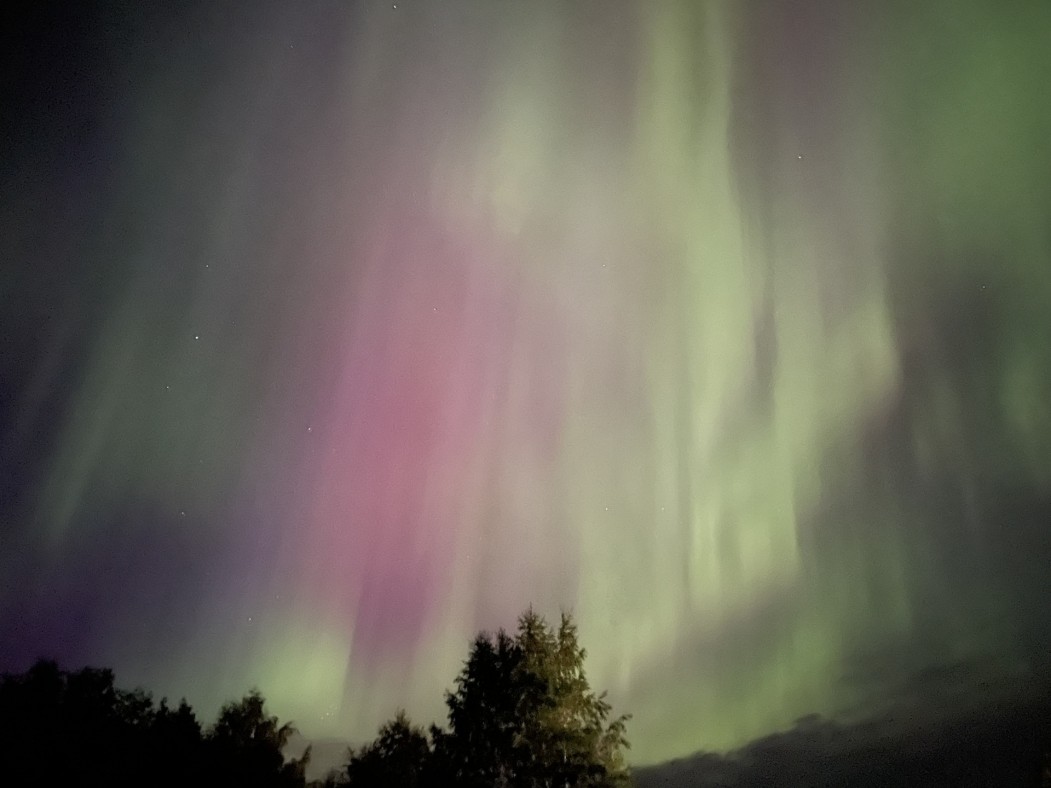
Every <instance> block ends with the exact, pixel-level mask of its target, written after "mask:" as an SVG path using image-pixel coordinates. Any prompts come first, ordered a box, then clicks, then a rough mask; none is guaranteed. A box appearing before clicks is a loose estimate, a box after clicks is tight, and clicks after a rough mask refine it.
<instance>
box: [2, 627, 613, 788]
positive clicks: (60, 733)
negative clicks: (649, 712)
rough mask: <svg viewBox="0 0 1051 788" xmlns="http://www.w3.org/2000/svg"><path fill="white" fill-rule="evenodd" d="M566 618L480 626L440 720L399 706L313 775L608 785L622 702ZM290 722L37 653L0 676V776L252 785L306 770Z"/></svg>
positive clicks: (409, 786)
mask: <svg viewBox="0 0 1051 788" xmlns="http://www.w3.org/2000/svg"><path fill="white" fill-rule="evenodd" d="M585 656H586V652H585V650H584V649H583V648H581V647H580V645H579V643H578V641H577V630H576V626H575V625H574V623H573V621H572V619H571V618H570V617H569V616H567V615H563V616H562V619H561V621H560V623H559V626H558V627H557V628H553V627H550V626H548V624H547V623H546V622H545V620H544V619H543V618H542V617H541V616H539V615H537V614H536V613H534V612H533V611H532V610H530V611H528V612H526V613H525V614H523V615H522V616H521V617H520V618H519V622H518V629H517V631H516V632H515V633H514V634H513V635H509V634H508V633H507V632H505V631H503V630H501V631H499V632H497V633H496V634H495V635H489V634H485V633H481V634H479V635H478V636H477V637H476V638H475V640H474V643H473V644H472V646H471V649H470V653H469V655H468V658H467V660H466V662H465V663H464V667H463V669H462V671H461V672H460V675H459V676H458V677H457V678H456V681H455V688H454V689H453V690H452V691H450V692H447V693H446V704H447V706H448V709H449V712H448V727H447V728H440V727H438V726H436V725H432V726H431V727H430V730H429V731H426V732H425V731H424V730H423V729H422V728H421V727H418V726H415V725H414V724H413V723H412V721H411V720H410V719H409V717H408V716H407V715H406V714H405V712H404V711H398V712H397V713H396V715H395V717H394V718H393V719H392V720H391V721H389V722H387V723H385V724H383V725H382V726H381V727H380V730H379V732H378V736H377V738H376V739H375V740H374V741H372V742H370V743H369V744H366V745H365V746H363V747H360V748H359V749H356V750H354V749H352V750H349V751H348V753H347V763H346V765H345V766H344V767H343V768H341V769H337V770H334V771H333V772H332V773H330V774H329V775H328V777H327V778H326V779H325V780H324V781H323V782H322V783H321V784H322V785H325V786H337V785H339V786H353V787H354V788H359V787H360V786H386V787H389V786H403V787H404V788H425V787H426V788H430V787H431V786H435V787H436V786H458V787H461V786H462V787H463V788H483V786H484V787H485V788H493V787H494V786H507V787H508V788H512V787H515V788H517V787H518V786H522V787H523V788H525V787H526V786H528V787H529V788H548V787H550V788H554V786H559V788H569V787H572V788H578V787H580V788H583V787H584V786H589V787H594V788H606V787H609V788H612V787H613V786H624V785H630V783H631V778H630V774H629V771H628V768H627V766H626V764H625V762H624V758H623V749H624V748H626V747H628V742H627V739H626V738H625V724H626V722H627V720H628V717H627V716H620V717H616V718H612V719H611V717H610V714H611V707H610V705H609V703H607V702H606V701H605V699H604V695H603V694H596V693H594V692H592V690H591V689H590V687H589V685H588V682H587V678H586V676H585V673H584V659H585ZM294 732H295V728H294V727H293V725H292V723H290V722H288V723H281V721H280V720H279V719H278V718H277V717H276V716H272V715H270V714H268V713H267V710H266V702H265V699H264V697H263V695H262V694H261V693H260V692H259V691H257V690H252V691H250V692H249V693H248V694H247V695H245V696H244V697H243V698H241V699H240V700H237V701H231V702H229V703H227V704H226V705H224V706H223V707H222V709H221V710H220V712H219V715H218V718H217V719H216V721H215V722H214V723H213V724H212V725H211V726H209V727H207V728H204V727H202V725H201V723H200V721H199V720H198V719H197V716H196V714H195V713H194V711H193V709H192V708H191V707H190V706H189V704H187V703H186V701H185V700H182V701H181V702H180V703H179V704H178V705H177V706H174V707H173V706H171V705H169V703H168V701H167V699H161V701H160V702H159V703H155V702H154V700H153V697H152V696H151V695H150V693H149V692H147V691H145V690H143V689H135V690H123V689H120V688H118V687H117V686H116V685H115V680H114V674H113V671H112V670H108V669H97V668H83V669H81V670H78V671H74V672H67V671H64V670H61V669H60V668H59V666H58V665H57V664H56V663H54V662H51V661H47V660H41V661H39V662H37V664H35V665H34V666H33V667H32V668H30V669H29V670H28V671H27V672H26V673H24V674H18V675H11V674H5V675H4V676H3V677H2V678H0V775H2V777H3V780H2V782H3V783H4V784H5V785H14V786H21V785H40V784H45V785H75V784H93V785H102V786H131V785H136V786H141V785H154V786H259V787H260V788H270V787H271V786H273V787H274V788H278V787H280V788H285V787H286V786H287V787H288V788H291V787H292V786H304V785H305V784H306V778H305V774H306V767H307V764H308V763H309V759H310V748H309V747H308V748H307V750H306V752H304V753H303V755H302V756H301V757H299V758H293V759H286V757H285V754H284V748H285V746H286V744H287V743H288V741H289V737H290V736H291V735H292V734H293V733H294Z"/></svg>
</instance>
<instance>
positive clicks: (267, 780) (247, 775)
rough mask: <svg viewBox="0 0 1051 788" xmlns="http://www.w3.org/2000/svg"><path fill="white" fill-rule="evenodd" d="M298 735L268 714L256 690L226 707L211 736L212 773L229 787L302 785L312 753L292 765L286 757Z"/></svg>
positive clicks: (209, 734) (288, 724) (290, 727)
mask: <svg viewBox="0 0 1051 788" xmlns="http://www.w3.org/2000/svg"><path fill="white" fill-rule="evenodd" d="M294 732H295V727H294V726H293V725H292V724H291V723H285V724H284V725H281V724H279V720H278V718H277V717H273V716H270V715H269V714H267V712H266V700H265V699H264V698H263V696H262V694H261V693H260V692H259V691H258V690H255V689H253V690H252V691H251V692H249V693H248V694H247V695H245V696H244V697H243V698H242V699H241V700H239V701H235V702H231V703H227V704H225V705H224V706H223V707H222V709H221V710H220V712H219V718H218V719H217V720H216V722H215V725H213V726H212V728H211V730H210V731H209V732H208V737H207V744H208V748H209V754H210V761H211V770H210V773H211V774H212V776H213V777H214V779H215V780H216V781H217V783H218V784H225V785H252V786H260V788H263V787H264V786H274V788H283V787H284V786H293V785H302V784H303V773H304V771H305V770H306V765H307V763H308V762H309V759H310V749H309V748H307V751H306V752H305V753H303V756H302V757H301V758H300V759H298V760H293V761H290V762H288V763H285V756H284V753H283V750H284V747H285V745H286V744H288V739H289V737H290V736H291V735H292V734H293V733H294Z"/></svg>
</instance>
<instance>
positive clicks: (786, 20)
mask: <svg viewBox="0 0 1051 788" xmlns="http://www.w3.org/2000/svg"><path fill="white" fill-rule="evenodd" d="M3 35H4V47H3V49H4V55H3V57H4V58H5V65H4V68H3V72H2V73H3V77H2V79H3V82H2V88H3V91H4V93H3V95H4V99H5V100H4V106H5V107H6V108H14V110H15V111H10V110H7V109H5V112H4V113H3V114H4V116H5V117H4V118H3V120H2V129H3V135H4V140H5V145H4V146H3V147H4V152H3V153H2V154H0V156H2V161H3V169H2V172H3V178H2V179H0V189H2V194H3V198H2V200H0V211H2V213H0V228H2V232H0V304H2V316H0V327H2V337H3V340H2V342H3V344H2V348H0V518H2V520H0V527H2V532H0V534H2V537H0V577H2V578H3V579H2V581H0V670H20V669H24V668H25V667H26V666H27V665H28V664H29V663H30V662H31V661H32V660H33V659H34V658H35V657H37V656H38V655H46V656H54V657H55V658H57V659H59V660H60V661H62V662H63V663H64V664H68V665H74V666H75V665H77V664H84V663H92V664H105V665H109V666H112V667H114V668H115V669H116V671H117V674H118V677H120V679H121V681H122V682H123V683H125V684H133V683H136V682H141V683H145V684H147V685H148V686H150V687H151V688H154V689H155V690H156V691H157V692H158V693H166V694H168V695H170V696H173V697H179V696H183V695H185V696H186V697H187V698H188V699H189V700H190V702H191V703H193V704H194V706H195V707H196V708H198V709H200V710H201V711H202V712H204V713H205V714H211V713H212V712H213V711H214V709H216V708H218V706H219V704H220V703H221V702H222V701H223V700H226V699H228V698H230V697H234V696H237V695H239V694H240V693H241V692H243V690H245V689H246V688H247V687H249V686H251V685H253V684H254V685H258V686H259V687H260V688H261V689H262V690H263V692H264V694H265V695H266V697H267V698H268V701H269V703H270V705H271V706H272V708H273V710H274V711H275V712H276V713H278V714H280V715H281V716H282V717H284V718H292V719H294V720H295V722H296V723H297V725H298V727H299V728H300V729H301V730H302V731H303V732H304V733H305V734H307V735H308V736H316V737H320V736H338V737H343V738H349V739H352V740H362V739H364V738H366V737H371V736H372V734H373V733H374V731H375V729H376V726H377V725H378V724H379V723H380V722H382V721H383V720H385V719H387V718H389V717H390V716H391V715H392V714H393V712H394V710H395V709H396V708H397V707H399V706H403V707H405V708H406V709H407V710H408V712H409V713H410V714H411V715H412V716H413V718H414V719H418V720H420V721H422V722H430V721H431V720H437V721H440V720H441V719H442V716H443V712H442V691H443V690H444V689H446V688H447V687H449V686H450V685H451V683H452V679H453V677H454V676H455V675H456V672H457V670H458V669H459V665H460V662H461V660H463V659H464V657H465V655H466V648H467V644H468V642H469V640H470V638H471V636H472V635H473V633H474V632H475V631H477V630H478V629H482V628H485V629H491V628H495V627H499V626H510V625H512V624H513V621H514V617H515V616H516V615H517V614H518V613H519V612H521V611H522V610H523V609H524V608H525V607H526V606H527V605H529V604H530V603H532V604H533V605H534V606H535V607H536V608H537V609H538V610H539V611H541V612H543V613H546V614H549V615H550V614H557V612H558V610H559V609H560V608H564V609H567V610H571V611H572V612H573V613H574V615H575V617H576V619H577V621H578V623H579V625H580V637H581V642H582V643H583V644H584V645H585V646H586V648H587V650H588V653H589V657H588V662H587V668H588V675H589V678H590V680H591V682H592V685H593V686H594V687H596V688H600V689H601V688H604V689H608V690H609V693H610V699H611V701H612V702H613V704H614V708H615V709H617V710H618V711H627V712H631V713H632V714H633V715H634V718H633V720H632V722H631V724H630V727H629V739H630V740H631V742H632V750H631V756H632V758H633V760H634V761H635V762H636V763H639V764H642V763H652V762H655V761H659V760H662V759H667V758H671V757H677V756H681V755H684V754H687V753H689V752H692V751H695V750H697V749H700V748H707V749H724V748H730V747H734V746H738V745H740V744H743V743H744V742H746V741H748V740H750V739H752V738H755V737H757V736H760V735H763V734H766V733H769V732H771V731H774V730H778V729H783V728H786V727H788V726H791V725H792V723H793V721H795V720H796V719H798V718H800V717H802V716H804V715H808V714H820V715H824V716H827V717H829V718H851V717H859V716H864V715H865V714H866V713H869V712H871V711H872V710H874V709H876V708H877V707H878V705H879V704H880V703H882V702H885V701H886V699H887V698H893V697H895V696H896V693H899V692H900V691H901V688H902V687H903V686H907V685H908V682H909V681H910V679H911V678H912V677H914V676H915V675H917V674H919V673H921V672H922V671H924V670H928V669H932V668H937V667H939V666H959V665H965V666H968V671H966V673H967V675H968V676H970V677H976V678H975V680H978V679H980V680H981V681H982V682H985V683H989V682H992V683H994V684H995V683H996V682H997V681H1000V680H1007V679H1011V680H1014V679H1017V677H1019V676H1029V675H1032V676H1046V675H1047V672H1046V671H1047V664H1048V659H1047V658H1048V654H1049V646H1051V614H1049V612H1048V608H1047V602H1048V599H1051V526H1049V525H1048V524H1049V523H1051V101H1049V100H1048V98H1047V93H1048V89H1047V86H1048V84H1051V46H1049V44H1048V42H1049V41H1051V4H1048V3H1046V2H1041V1H1040V0H1020V2H1017V3H1012V4H1010V7H1007V6H1005V5H1003V4H997V3H994V2H991V0H985V1H979V0H963V1H960V0H957V1H956V2H949V1H948V0H930V1H929V2H923V3H906V2H903V1H900V0H889V1H887V2H875V0H873V1H872V2H868V1H867V0H859V2H853V3H844V2H836V1H834V0H803V1H802V2H795V3H765V2H760V1H759V0H752V1H742V2H736V3H732V2H716V1H715V0H712V2H701V0H697V2H692V1H691V0H646V1H645V2H642V1H641V0H640V1H639V2H628V0H574V1H571V0H564V1H563V2H555V1H554V0H551V1H545V0H539V1H537V2H528V3H527V2H514V1H513V0H491V1H487V0H398V2H396V3H392V2H372V1H371V0H346V1H345V2H336V1H335V0H328V1H324V0H318V1H317V2H308V3H280V2H276V1H273V2H271V1H269V0H268V2H252V3H237V4H235V3H206V2H201V3H189V4H182V5H181V7H180V8H178V10H169V11H163V10H160V9H158V8H153V7H152V4H145V5H142V4H137V3H125V2H116V0H114V1H113V2H105V3H100V4H98V5H97V6H96V7H95V8H93V9H90V10H89V9H87V8H76V9H74V8H70V7H66V6H64V5H62V4H54V6H53V7H51V6H48V5H47V4H44V6H42V7H41V8H40V9H38V10H37V11H34V12H33V15H32V16H31V17H28V16H27V17H25V18H23V19H20V20H19V21H18V24H15V25H12V26H11V27H10V29H9V30H8V31H6V32H5V33H4V34H3Z"/></svg>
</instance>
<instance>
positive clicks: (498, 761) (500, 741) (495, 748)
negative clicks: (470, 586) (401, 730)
mask: <svg viewBox="0 0 1051 788" xmlns="http://www.w3.org/2000/svg"><path fill="white" fill-rule="evenodd" d="M586 656H587V653H586V651H585V650H584V649H583V648H581V647H580V645H579V643H578V641H577V628H576V625H575V624H574V623H573V620H572V618H571V616H569V615H568V614H563V615H562V618H561V621H560V624H559V627H558V629H557V630H556V629H552V628H551V627H549V626H548V624H547V622H546V621H545V620H544V619H543V617H541V616H539V615H538V614H537V613H535V612H534V611H533V610H532V609H530V610H528V611H527V612H526V613H524V614H523V615H522V616H521V617H520V618H519V620H518V630H517V632H516V634H515V636H514V637H510V636H509V635H507V633H505V632H504V631H502V630H501V631H499V632H498V633H497V634H496V636H495V637H489V636H487V635H485V634H482V635H479V636H478V637H477V638H476V639H475V641H474V644H473V646H472V649H471V653H470V655H469V656H468V659H467V662H466V663H465V664H464V668H463V670H462V671H461V672H460V675H459V676H458V677H457V679H456V689H455V690H454V691H453V692H450V693H448V694H447V696H446V703H447V705H448V707H449V727H450V731H449V732H444V731H440V730H438V729H433V730H432V736H433V737H434V740H435V766H436V769H437V770H440V771H441V772H443V778H444V779H445V780H446V781H447V782H448V783H449V784H456V785H462V786H467V787H469V788H475V787H476V786H477V788H481V786H505V785H506V786H529V788H554V787H555V786H558V787H559V788H565V787H567V786H572V787H573V788H577V787H578V786H596V787H600V786H601V787H605V786H619V785H626V784H628V783H629V781H630V777H629V774H628V770H627V767H626V765H625V763H624V759H623V755H622V748H627V747H628V746H629V745H628V741H627V739H626V738H625V730H626V723H627V720H628V719H629V718H628V717H627V716H622V717H618V718H616V719H613V720H610V712H611V707H610V705H609V703H608V702H607V701H606V700H605V697H604V694H603V695H596V694H595V693H593V692H592V691H591V689H590V686H589V684H588V681H587V678H586V676H585V673H584V659H585V657H586Z"/></svg>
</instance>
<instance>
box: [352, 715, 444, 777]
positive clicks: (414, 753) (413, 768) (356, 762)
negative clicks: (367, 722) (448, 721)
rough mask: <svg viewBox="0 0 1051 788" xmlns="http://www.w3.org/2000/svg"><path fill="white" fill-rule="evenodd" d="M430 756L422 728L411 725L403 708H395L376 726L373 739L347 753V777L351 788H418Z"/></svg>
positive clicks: (428, 745) (429, 749)
mask: <svg viewBox="0 0 1051 788" xmlns="http://www.w3.org/2000/svg"><path fill="white" fill-rule="evenodd" d="M430 758H431V746H430V743H429V742H428V741H427V735H426V734H425V733H424V732H423V728H420V727H417V726H414V725H413V724H412V722H411V721H410V720H409V718H408V716H407V715H406V714H405V711H404V710H399V711H398V713H397V715H396V716H395V717H394V719H393V720H391V721H390V722H387V723H384V725H383V726H382V727H381V728H380V731H379V737H378V738H377V739H376V740H375V741H373V742H372V743H371V744H367V745H365V746H364V747H362V748H361V749H360V750H358V751H357V752H353V751H352V752H351V755H350V762H349V763H348V764H347V779H348V780H349V784H350V785H351V786H353V788H383V787H384V786H392V785H397V786H403V788H420V787H421V786H423V785H424V784H425V780H426V776H425V775H426V772H427V769H428V767H429V763H430Z"/></svg>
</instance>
